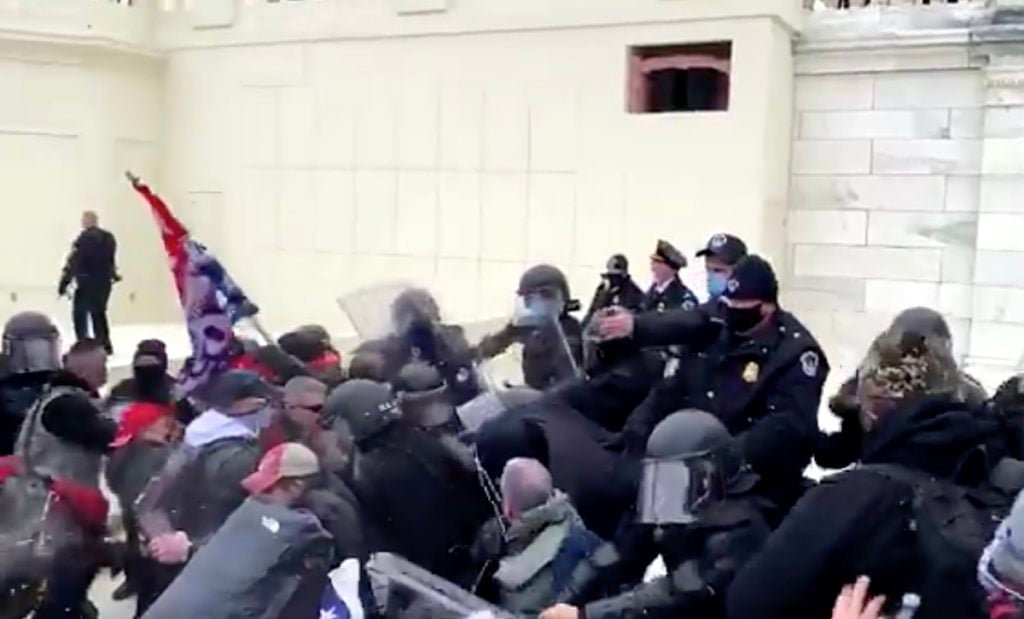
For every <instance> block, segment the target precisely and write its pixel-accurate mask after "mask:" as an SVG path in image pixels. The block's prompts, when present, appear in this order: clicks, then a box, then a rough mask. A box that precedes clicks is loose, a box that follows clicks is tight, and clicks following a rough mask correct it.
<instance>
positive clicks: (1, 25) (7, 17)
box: [0, 0, 156, 47]
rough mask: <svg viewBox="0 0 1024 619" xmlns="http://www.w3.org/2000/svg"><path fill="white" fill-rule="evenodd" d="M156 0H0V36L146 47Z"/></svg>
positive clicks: (149, 42)
mask: <svg viewBox="0 0 1024 619" xmlns="http://www.w3.org/2000/svg"><path fill="white" fill-rule="evenodd" d="M155 6H156V0H0V36H3V35H8V36H17V35H23V36H32V37H38V36H43V37H45V36H57V37H61V36H63V37H72V38H78V39H95V40H102V41H105V42H114V43H118V44H123V45H131V46H141V47H149V46H150V45H151V44H152V37H153V17H154V15H155V10H154V8H155Z"/></svg>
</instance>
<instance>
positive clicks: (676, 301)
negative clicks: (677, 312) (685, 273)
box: [640, 277, 700, 312]
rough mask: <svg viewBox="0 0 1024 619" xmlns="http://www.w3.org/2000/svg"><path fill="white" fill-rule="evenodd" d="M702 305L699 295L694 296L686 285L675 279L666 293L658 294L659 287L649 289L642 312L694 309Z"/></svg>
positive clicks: (642, 304) (642, 305)
mask: <svg viewBox="0 0 1024 619" xmlns="http://www.w3.org/2000/svg"><path fill="white" fill-rule="evenodd" d="M699 304H700V301H698V300H697V295H695V294H693V291H691V290H690V289H689V288H687V287H686V285H685V284H684V283H683V282H682V281H680V280H679V277H675V278H674V279H672V281H671V282H669V284H668V286H667V287H666V288H665V290H664V291H662V292H658V286H657V285H656V284H655V285H652V286H651V287H650V288H648V289H647V293H646V294H645V295H644V300H643V302H642V303H641V304H640V310H641V311H644V312H665V311H668V310H674V309H693V308H695V307H697V306H698V305H699Z"/></svg>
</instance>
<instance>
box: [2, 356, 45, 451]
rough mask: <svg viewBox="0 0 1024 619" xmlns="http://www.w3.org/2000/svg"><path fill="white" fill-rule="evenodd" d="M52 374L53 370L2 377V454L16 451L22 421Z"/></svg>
mask: <svg viewBox="0 0 1024 619" xmlns="http://www.w3.org/2000/svg"><path fill="white" fill-rule="evenodd" d="M52 376H53V372H28V373H24V374H9V375H7V376H4V377H3V378H2V379H0V456H9V455H11V454H13V453H14V444H15V443H16V442H17V440H18V433H19V432H21V423H22V422H23V421H25V415H27V414H28V411H29V409H30V408H32V405H33V404H35V402H36V400H38V399H39V396H41V395H42V394H43V391H44V390H45V389H46V385H48V384H49V382H50V378H51V377H52Z"/></svg>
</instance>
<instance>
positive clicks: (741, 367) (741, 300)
mask: <svg viewBox="0 0 1024 619" xmlns="http://www.w3.org/2000/svg"><path fill="white" fill-rule="evenodd" d="M722 303H723V307H722V309H721V319H720V321H719V320H716V319H715V317H714V316H713V315H712V314H711V313H709V312H707V311H705V309H704V308H699V309H698V310H697V311H688V312H687V311H675V312H667V313H665V314H643V315H639V316H636V317H629V316H628V315H625V314H623V315H619V318H622V317H623V316H625V322H627V323H628V324H629V327H628V328H627V331H628V332H630V333H631V334H632V337H633V339H634V340H635V341H636V342H637V343H638V344H639V345H643V346H654V345H671V344H681V345H686V344H689V343H690V342H693V341H695V340H701V341H707V342H709V343H708V344H707V345H706V346H705V347H703V348H697V349H689V350H688V351H687V353H686V356H685V357H684V358H683V360H682V364H681V366H680V368H679V371H678V372H677V373H676V374H675V375H674V376H672V377H670V378H667V379H665V380H663V381H662V382H660V383H658V384H657V385H656V386H655V387H654V389H653V390H652V391H651V393H650V394H649V395H648V397H647V399H646V400H645V401H644V402H643V404H641V405H640V406H639V407H637V409H636V410H635V411H634V412H633V414H632V415H631V416H630V418H629V419H628V420H627V422H626V425H625V428H624V429H623V443H624V446H625V448H626V450H627V452H629V453H633V454H635V455H641V454H642V453H643V446H644V444H645V441H646V438H647V436H648V435H649V434H650V432H651V430H652V429H653V428H654V426H655V425H656V424H657V423H658V421H659V420H661V419H662V418H663V417H664V416H665V415H667V414H669V413H671V412H672V411H674V410H678V409H679V408H681V407H692V408H699V409H701V410H706V411H709V412H711V413H712V414H714V415H715V416H717V417H718V418H719V419H721V420H722V422H723V423H724V424H725V425H726V427H727V428H728V429H729V431H730V432H731V433H732V434H733V435H735V436H736V437H737V438H738V440H739V441H740V444H741V446H742V448H743V453H744V456H745V458H746V461H747V462H748V463H749V464H750V466H751V467H753V469H754V471H755V472H756V473H758V474H759V475H761V477H762V478H763V479H764V482H765V484H766V487H768V488H771V489H772V491H773V492H774V493H775V495H774V496H775V497H776V498H777V499H778V500H779V501H780V503H783V504H791V502H792V501H794V500H795V499H796V498H797V497H798V496H799V494H800V492H801V488H802V473H803V470H804V468H805V467H806V466H807V465H808V464H809V463H810V460H811V456H812V455H813V452H814V447H815V444H816V441H817V437H818V405H819V402H820V400H821V392H822V387H823V385H824V383H825V379H826V377H827V376H828V369H829V368H828V362H827V361H826V359H825V355H824V353H823V352H822V350H821V347H820V346H819V345H818V343H817V342H816V341H815V339H814V337H813V336H812V335H811V334H810V332H809V331H808V330H807V329H806V328H805V327H804V326H803V325H802V324H801V323H800V321H799V320H797V319H796V318H795V317H794V316H793V315H792V314H790V313H789V312H786V311H784V310H782V309H780V308H779V306H778V281H777V280H776V278H775V272H774V271H773V269H772V267H771V265H770V264H768V262H767V261H765V260H764V259H763V258H761V257H759V256H756V255H750V256H748V257H747V258H744V259H743V260H742V261H740V263H739V264H737V265H736V268H735V269H734V271H733V274H732V277H731V278H730V279H729V281H728V283H727V287H726V293H725V295H723V297H722Z"/></svg>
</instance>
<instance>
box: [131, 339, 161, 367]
mask: <svg viewBox="0 0 1024 619" xmlns="http://www.w3.org/2000/svg"><path fill="white" fill-rule="evenodd" d="M140 357H153V358H155V359H156V360H157V361H158V362H159V365H160V366H161V367H164V368H166V367H167V345H166V344H164V343H163V342H162V341H160V340H142V341H141V342H139V344H138V346H136V347H135V354H134V355H133V356H132V365H138V360H139V358H140Z"/></svg>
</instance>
